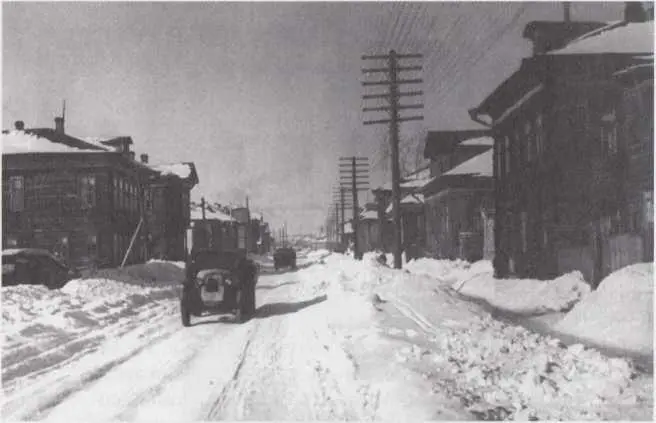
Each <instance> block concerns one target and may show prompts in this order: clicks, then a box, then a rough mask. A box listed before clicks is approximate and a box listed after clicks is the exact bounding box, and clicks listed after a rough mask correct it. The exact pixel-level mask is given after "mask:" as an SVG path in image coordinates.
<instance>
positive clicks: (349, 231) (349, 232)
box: [344, 222, 353, 234]
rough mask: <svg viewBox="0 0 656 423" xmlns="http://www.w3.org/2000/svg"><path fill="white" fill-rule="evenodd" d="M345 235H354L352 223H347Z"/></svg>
mask: <svg viewBox="0 0 656 423" xmlns="http://www.w3.org/2000/svg"><path fill="white" fill-rule="evenodd" d="M344 233H345V234H352V233H353V226H351V222H347V223H345V224H344Z"/></svg>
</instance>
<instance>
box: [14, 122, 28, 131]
mask: <svg viewBox="0 0 656 423" xmlns="http://www.w3.org/2000/svg"><path fill="white" fill-rule="evenodd" d="M14 127H15V128H16V130H17V131H24V130H25V122H23V121H22V120H17V121H16V122H14Z"/></svg>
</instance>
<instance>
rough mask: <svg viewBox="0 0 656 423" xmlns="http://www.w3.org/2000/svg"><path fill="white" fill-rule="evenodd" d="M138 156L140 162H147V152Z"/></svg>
mask: <svg viewBox="0 0 656 423" xmlns="http://www.w3.org/2000/svg"><path fill="white" fill-rule="evenodd" d="M140 157H141V163H148V154H142V155H141V156H140Z"/></svg>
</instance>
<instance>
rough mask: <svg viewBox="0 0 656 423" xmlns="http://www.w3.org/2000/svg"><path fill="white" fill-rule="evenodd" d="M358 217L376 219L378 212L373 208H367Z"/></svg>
mask: <svg viewBox="0 0 656 423" xmlns="http://www.w3.org/2000/svg"><path fill="white" fill-rule="evenodd" d="M360 219H362V220H368V219H373V220H376V219H378V212H376V211H375V210H367V211H365V212H364V213H362V214H361V215H360Z"/></svg>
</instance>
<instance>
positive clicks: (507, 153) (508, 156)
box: [504, 136, 512, 174]
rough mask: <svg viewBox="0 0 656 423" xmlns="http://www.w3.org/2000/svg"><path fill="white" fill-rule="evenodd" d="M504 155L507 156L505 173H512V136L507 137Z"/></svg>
mask: <svg viewBox="0 0 656 423" xmlns="http://www.w3.org/2000/svg"><path fill="white" fill-rule="evenodd" d="M504 155H505V156H506V163H505V169H504V173H505V174H507V173H510V156H512V153H511V151H510V136H507V137H506V148H505V150H504Z"/></svg>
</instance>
